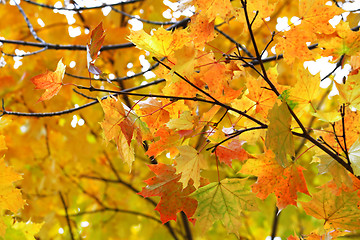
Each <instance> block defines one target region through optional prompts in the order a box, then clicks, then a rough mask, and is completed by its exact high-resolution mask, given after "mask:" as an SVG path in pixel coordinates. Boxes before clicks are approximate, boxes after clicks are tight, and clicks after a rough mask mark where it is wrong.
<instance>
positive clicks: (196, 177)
mask: <svg viewBox="0 0 360 240" xmlns="http://www.w3.org/2000/svg"><path fill="white" fill-rule="evenodd" d="M178 149H179V153H180V155H179V156H178V157H177V158H176V163H177V165H176V173H181V178H180V182H181V183H183V185H184V188H185V187H186V186H187V185H188V182H189V180H190V179H192V180H193V181H194V187H195V188H198V187H199V186H200V168H203V167H204V159H203V156H202V155H201V153H199V152H198V151H197V150H196V149H194V148H193V147H190V146H188V145H185V146H180V147H178Z"/></svg>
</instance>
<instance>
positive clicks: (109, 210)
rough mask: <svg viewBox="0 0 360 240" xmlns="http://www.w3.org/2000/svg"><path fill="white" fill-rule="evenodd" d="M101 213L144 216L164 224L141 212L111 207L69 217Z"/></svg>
mask: <svg viewBox="0 0 360 240" xmlns="http://www.w3.org/2000/svg"><path fill="white" fill-rule="evenodd" d="M99 212H120V213H127V214H132V215H137V216H142V217H145V218H148V219H151V220H154V221H155V222H157V223H160V224H162V222H161V221H160V220H159V219H157V218H155V217H153V216H150V215H147V214H144V213H141V212H136V211H131V210H126V209H120V208H110V207H105V208H100V209H95V210H92V211H82V212H78V213H74V214H70V215H69V216H71V217H78V216H82V215H86V214H95V213H99Z"/></svg>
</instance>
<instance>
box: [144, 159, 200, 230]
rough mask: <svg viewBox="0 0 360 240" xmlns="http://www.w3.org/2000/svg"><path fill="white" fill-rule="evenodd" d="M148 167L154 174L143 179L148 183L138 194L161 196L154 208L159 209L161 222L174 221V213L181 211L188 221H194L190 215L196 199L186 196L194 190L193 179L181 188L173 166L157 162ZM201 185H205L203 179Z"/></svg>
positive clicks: (194, 208)
mask: <svg viewBox="0 0 360 240" xmlns="http://www.w3.org/2000/svg"><path fill="white" fill-rule="evenodd" d="M149 168H150V170H151V171H152V172H154V173H155V175H156V176H154V177H152V178H149V179H147V180H145V183H147V184H148V185H147V186H146V187H144V188H143V189H142V191H141V192H139V193H138V194H139V195H141V196H143V197H153V196H160V197H161V200H160V202H159V203H158V205H157V206H156V208H155V210H157V211H159V213H160V220H161V221H162V223H166V222H168V221H170V220H175V221H176V214H177V213H178V212H181V211H183V212H184V213H185V214H186V216H187V217H188V219H189V221H191V222H194V221H195V219H192V218H191V217H192V216H193V215H194V213H195V210H196V208H197V201H196V200H195V199H192V198H189V197H188V195H189V194H190V193H192V192H194V191H195V187H194V186H193V181H192V180H191V181H189V185H188V186H187V187H186V188H184V189H183V188H182V183H180V182H179V179H180V176H181V174H175V171H176V169H175V167H173V166H170V165H166V164H162V163H159V164H157V165H149ZM202 185H205V181H204V180H202Z"/></svg>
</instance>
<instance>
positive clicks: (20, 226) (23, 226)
mask: <svg viewBox="0 0 360 240" xmlns="http://www.w3.org/2000/svg"><path fill="white" fill-rule="evenodd" d="M1 221H4V222H5V225H6V232H5V235H4V236H3V238H2V237H1V236H0V239H1V240H7V239H11V240H36V238H35V237H34V235H35V234H37V233H38V232H39V231H40V229H41V227H42V226H43V225H44V223H45V222H43V223H34V222H31V221H29V222H19V221H14V219H13V218H11V217H9V216H5V217H3V218H2V219H1Z"/></svg>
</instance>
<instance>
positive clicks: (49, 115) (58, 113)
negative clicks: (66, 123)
mask: <svg viewBox="0 0 360 240" xmlns="http://www.w3.org/2000/svg"><path fill="white" fill-rule="evenodd" d="M163 81H164V80H162V79H160V80H156V81H153V82H150V83H148V84H144V85H140V86H137V87H133V88H128V89H124V90H122V91H119V92H118V94H121V93H123V94H125V93H127V92H131V91H135V90H138V89H141V88H145V87H148V86H151V85H154V84H158V83H160V82H163ZM118 94H114V96H117V95H118ZM107 97H109V96H104V97H102V98H101V100H104V99H106V98H107ZM2 103H3V105H2V110H1V112H2V113H1V114H0V117H1V116H4V115H15V116H23V117H52V116H59V115H64V114H68V113H72V112H76V111H79V110H81V109H83V108H87V107H90V106H92V105H94V104H97V103H99V102H98V100H95V101H92V102H89V103H86V104H84V105H82V106H79V107H74V108H70V109H66V110H62V111H58V112H42V113H26V112H13V111H7V110H5V105H4V99H3V100H2Z"/></svg>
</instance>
